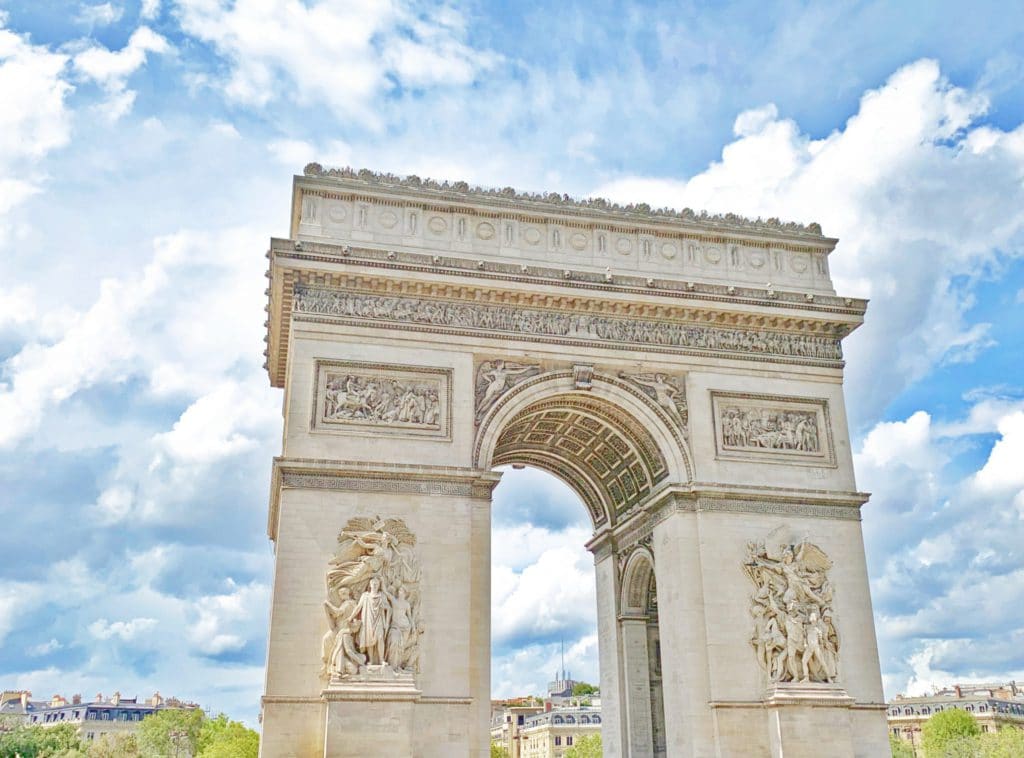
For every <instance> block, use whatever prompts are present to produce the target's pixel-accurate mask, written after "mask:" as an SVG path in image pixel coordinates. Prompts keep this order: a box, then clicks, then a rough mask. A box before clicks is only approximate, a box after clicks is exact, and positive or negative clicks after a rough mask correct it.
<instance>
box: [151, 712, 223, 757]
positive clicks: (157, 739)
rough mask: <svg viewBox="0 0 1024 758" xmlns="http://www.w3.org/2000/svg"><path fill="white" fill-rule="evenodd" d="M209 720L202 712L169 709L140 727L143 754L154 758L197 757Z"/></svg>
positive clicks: (157, 714)
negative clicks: (197, 748)
mask: <svg viewBox="0 0 1024 758" xmlns="http://www.w3.org/2000/svg"><path fill="white" fill-rule="evenodd" d="M205 719H206V717H205V716H204V715H203V712H202V711H201V710H200V709H198V708H165V709H163V710H160V711H157V712H156V713H154V714H153V715H152V716H147V717H146V718H144V719H143V720H142V723H141V724H139V731H138V738H139V751H140V752H141V753H142V754H143V755H144V756H146V757H147V758H150V756H152V757H153V758H175V756H186V755H195V752H196V743H197V741H198V740H199V732H200V731H201V730H202V728H203V721H204V720H205Z"/></svg>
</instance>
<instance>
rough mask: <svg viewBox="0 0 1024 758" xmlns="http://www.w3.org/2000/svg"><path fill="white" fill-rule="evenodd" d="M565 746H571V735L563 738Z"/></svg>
mask: <svg viewBox="0 0 1024 758" xmlns="http://www.w3.org/2000/svg"><path fill="white" fill-rule="evenodd" d="M565 744H566V745H571V744H572V735H571V734H570V735H569V736H568V737H566V738H565Z"/></svg>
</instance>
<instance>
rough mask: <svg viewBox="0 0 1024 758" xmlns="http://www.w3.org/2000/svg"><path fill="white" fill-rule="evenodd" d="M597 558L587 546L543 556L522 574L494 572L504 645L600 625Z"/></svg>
mask: <svg viewBox="0 0 1024 758" xmlns="http://www.w3.org/2000/svg"><path fill="white" fill-rule="evenodd" d="M594 592H595V588H594V569H593V557H592V556H591V555H590V554H589V553H587V552H586V550H585V549H583V547H582V545H581V546H579V547H577V548H576V549H575V550H574V549H571V548H569V547H556V548H551V549H548V550H545V551H544V552H543V553H541V555H540V557H539V558H538V559H537V560H536V562H534V563H532V564H531V565H529V566H527V567H526V568H524V569H523V570H522V571H521V572H518V573H517V572H515V571H513V570H512V569H510V568H508V567H506V566H501V565H497V566H494V567H493V568H492V572H491V623H492V633H493V637H494V640H495V642H496V643H498V644H499V645H500V644H502V643H503V642H506V641H508V640H510V639H512V638H514V637H522V636H527V635H534V636H536V635H544V634H551V633H553V632H557V631H558V630H559V629H570V630H574V631H575V630H577V629H578V627H579V626H580V625H581V624H587V625H591V626H593V625H594V624H595V623H596V608H597V606H596V602H597V601H596V599H595V595H594Z"/></svg>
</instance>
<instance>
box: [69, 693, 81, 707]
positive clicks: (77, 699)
mask: <svg viewBox="0 0 1024 758" xmlns="http://www.w3.org/2000/svg"><path fill="white" fill-rule="evenodd" d="M81 704H82V696H81V695H72V696H71V705H81Z"/></svg>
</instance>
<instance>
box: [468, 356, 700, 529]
mask: <svg viewBox="0 0 1024 758" xmlns="http://www.w3.org/2000/svg"><path fill="white" fill-rule="evenodd" d="M474 463H475V465H476V466H477V467H479V468H483V469H490V468H493V467H494V466H499V465H505V464H513V465H516V464H519V465H530V466H534V467H536V468H539V469H541V470H544V471H547V472H548V473H551V474H553V475H554V476H556V477H558V478H559V479H561V480H562V481H564V482H565V483H566V484H568V485H569V486H570V487H571V488H572V489H574V490H575V491H576V492H577V494H578V495H579V496H580V497H581V498H582V499H583V502H584V503H585V504H586V506H587V509H588V511H589V513H590V517H591V520H592V521H593V525H594V530H595V532H596V531H600V530H603V529H605V528H610V527H613V526H614V525H615V524H616V523H617V521H618V520H619V519H621V518H622V517H623V516H624V515H626V514H627V513H630V512H631V511H632V510H633V509H634V508H637V507H641V506H642V504H643V503H644V501H645V500H646V499H647V498H648V497H649V496H650V495H651V494H652V493H653V492H655V491H656V490H657V489H658V488H659V486H660V485H661V484H662V483H664V482H675V483H679V482H688V481H691V479H692V465H691V463H690V456H689V451H688V449H687V446H686V439H685V436H684V434H683V430H681V429H679V428H678V425H677V424H675V423H674V422H673V421H672V420H671V419H670V418H669V417H668V415H667V414H666V413H665V412H664V411H663V410H662V409H661V408H659V407H658V405H657V404H656V403H655V402H654V401H653V400H651V399H650V398H649V397H648V396H647V395H646V394H644V393H643V392H642V391H640V390H639V389H637V388H636V387H634V386H632V385H631V384H629V383H628V382H626V381H624V380H622V379H618V378H616V377H612V376H608V375H605V374H595V375H594V376H593V378H592V379H591V381H590V385H589V388H587V389H582V388H580V387H578V386H577V383H576V380H575V378H574V375H573V372H572V371H551V372H547V373H544V374H541V375H539V376H536V377H533V378H531V379H528V380H526V381H524V382H522V383H520V384H518V385H517V386H515V387H514V388H512V389H511V390H509V391H508V392H506V393H505V395H504V396H503V397H502V398H501V399H500V400H499V401H498V402H497V403H495V405H494V407H493V408H491V409H490V410H489V411H488V412H487V414H486V415H485V416H484V417H483V419H482V420H481V423H480V426H479V429H478V430H477V436H476V445H475V449H474Z"/></svg>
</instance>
